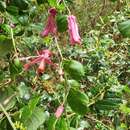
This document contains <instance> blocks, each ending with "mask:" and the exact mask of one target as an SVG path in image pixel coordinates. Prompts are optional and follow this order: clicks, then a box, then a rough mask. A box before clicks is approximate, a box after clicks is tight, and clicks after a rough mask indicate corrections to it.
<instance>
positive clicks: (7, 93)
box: [0, 87, 16, 111]
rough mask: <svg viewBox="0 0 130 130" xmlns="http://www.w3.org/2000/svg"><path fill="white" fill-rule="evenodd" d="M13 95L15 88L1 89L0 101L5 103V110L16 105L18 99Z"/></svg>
mask: <svg viewBox="0 0 130 130" xmlns="http://www.w3.org/2000/svg"><path fill="white" fill-rule="evenodd" d="M13 95H14V90H13V89H12V88H11V87H8V88H5V89H4V90H0V103H1V104H3V106H4V108H5V110H9V109H11V108H12V107H14V105H15V103H16V99H15V97H14V96H13ZM0 111H1V110H0Z"/></svg>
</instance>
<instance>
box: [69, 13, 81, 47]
mask: <svg viewBox="0 0 130 130" xmlns="http://www.w3.org/2000/svg"><path fill="white" fill-rule="evenodd" d="M68 29H69V35H70V43H71V45H75V44H76V43H77V44H80V43H81V38H80V35H79V30H78V25H77V23H76V17H75V16H73V15H69V16H68Z"/></svg>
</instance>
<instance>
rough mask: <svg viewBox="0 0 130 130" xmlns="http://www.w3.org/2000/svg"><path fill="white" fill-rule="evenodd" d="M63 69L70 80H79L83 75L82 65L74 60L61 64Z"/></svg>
mask: <svg viewBox="0 0 130 130" xmlns="http://www.w3.org/2000/svg"><path fill="white" fill-rule="evenodd" d="M63 68H64V70H65V72H67V73H68V75H69V76H70V77H71V78H73V79H76V80H80V79H81V78H82V77H83V76H84V73H85V72H84V67H83V65H82V64H81V63H80V62H78V61H75V60H65V61H64V62H63Z"/></svg>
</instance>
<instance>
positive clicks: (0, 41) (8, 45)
mask: <svg viewBox="0 0 130 130" xmlns="http://www.w3.org/2000/svg"><path fill="white" fill-rule="evenodd" d="M12 47H13V44H12V40H11V39H9V38H7V37H6V36H4V35H1V36H0V57H1V56H2V57H3V56H5V55H6V54H8V53H9V52H10V51H11V49H12Z"/></svg>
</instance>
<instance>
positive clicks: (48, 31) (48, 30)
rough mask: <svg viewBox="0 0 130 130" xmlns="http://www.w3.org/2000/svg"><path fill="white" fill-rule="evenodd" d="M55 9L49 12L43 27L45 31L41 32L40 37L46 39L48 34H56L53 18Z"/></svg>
mask: <svg viewBox="0 0 130 130" xmlns="http://www.w3.org/2000/svg"><path fill="white" fill-rule="evenodd" d="M56 13H57V11H56V9H55V8H51V9H50V10H49V17H48V20H47V25H46V27H45V29H44V30H43V31H42V32H41V34H40V35H41V37H46V36H48V35H49V34H51V35H55V34H56V32H57V26H56V21H55V16H56Z"/></svg>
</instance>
